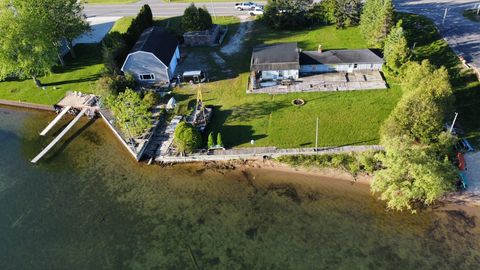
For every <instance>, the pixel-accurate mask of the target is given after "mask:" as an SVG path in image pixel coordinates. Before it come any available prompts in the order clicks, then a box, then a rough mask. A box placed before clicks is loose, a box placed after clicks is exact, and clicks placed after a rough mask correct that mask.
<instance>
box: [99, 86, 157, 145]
mask: <svg viewBox="0 0 480 270" xmlns="http://www.w3.org/2000/svg"><path fill="white" fill-rule="evenodd" d="M107 103H108V106H109V107H110V109H111V110H112V112H113V114H114V116H115V120H116V121H117V125H118V126H119V127H120V128H121V129H122V131H123V132H124V133H125V134H127V135H128V136H132V137H136V136H140V135H142V134H143V133H144V132H145V131H146V130H147V129H148V128H150V127H151V123H150V122H151V117H152V114H151V112H150V111H149V109H150V107H149V104H148V102H147V101H145V100H143V99H142V98H141V97H140V94H139V93H137V92H135V91H133V90H131V89H129V88H127V89H126V90H125V92H121V93H119V94H118V96H116V97H115V96H111V97H110V99H109V100H108V101H107Z"/></svg>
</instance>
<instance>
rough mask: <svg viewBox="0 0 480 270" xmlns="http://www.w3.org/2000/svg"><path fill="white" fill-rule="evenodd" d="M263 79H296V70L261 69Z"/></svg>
mask: <svg viewBox="0 0 480 270" xmlns="http://www.w3.org/2000/svg"><path fill="white" fill-rule="evenodd" d="M262 79H263V80H278V79H294V80H297V79H298V70H296V69H291V70H262Z"/></svg>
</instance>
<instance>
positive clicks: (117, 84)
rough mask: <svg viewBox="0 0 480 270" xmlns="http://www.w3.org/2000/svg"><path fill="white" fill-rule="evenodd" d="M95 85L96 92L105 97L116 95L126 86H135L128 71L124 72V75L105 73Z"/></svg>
mask: <svg viewBox="0 0 480 270" xmlns="http://www.w3.org/2000/svg"><path fill="white" fill-rule="evenodd" d="M96 86H97V92H96V94H97V95H100V96H102V97H104V98H106V97H108V96H110V95H113V96H116V95H118V94H119V93H121V92H124V91H125V90H126V89H127V88H130V89H131V88H133V87H135V80H134V78H133V75H132V74H130V73H127V74H125V76H123V75H119V74H114V75H110V74H105V75H103V76H102V77H101V78H100V79H98V80H97V85H96Z"/></svg>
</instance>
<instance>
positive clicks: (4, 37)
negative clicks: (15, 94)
mask: <svg viewBox="0 0 480 270" xmlns="http://www.w3.org/2000/svg"><path fill="white" fill-rule="evenodd" d="M45 1H46V2H45ZM44 4H48V1H47V0H43V1H37V0H11V1H0V36H1V38H0V80H3V79H5V78H6V77H7V76H12V75H15V76H17V77H19V78H26V77H31V78H33V80H34V82H35V84H36V85H37V86H41V83H40V81H39V80H38V79H37V77H38V76H41V75H44V74H47V73H49V72H50V69H51V67H52V66H53V65H55V64H56V62H57V60H58V50H57V49H58V48H57V47H56V46H54V44H55V42H57V40H53V39H52V32H54V31H55V30H54V29H52V23H50V22H48V19H49V18H50V17H49V14H48V13H49V10H47V9H45V8H44V7H43V5H44Z"/></svg>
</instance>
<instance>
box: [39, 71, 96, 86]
mask: <svg viewBox="0 0 480 270" xmlns="http://www.w3.org/2000/svg"><path fill="white" fill-rule="evenodd" d="M99 78H100V74H95V75H90V76H88V77H84V78H81V79H75V80H65V81H57V82H52V83H42V86H61V85H64V84H71V83H84V82H94V81H96V80H98V79H99Z"/></svg>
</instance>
